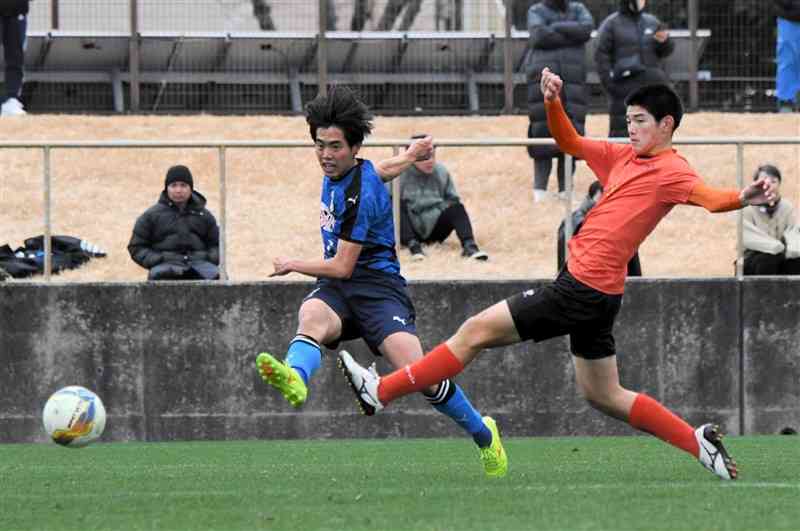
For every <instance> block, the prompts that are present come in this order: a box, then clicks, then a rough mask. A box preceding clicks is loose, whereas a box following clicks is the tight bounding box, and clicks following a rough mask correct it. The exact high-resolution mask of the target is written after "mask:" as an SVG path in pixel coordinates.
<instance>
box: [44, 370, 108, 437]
mask: <svg viewBox="0 0 800 531" xmlns="http://www.w3.org/2000/svg"><path fill="white" fill-rule="evenodd" d="M42 421H43V422H44V431H46V432H47V434H48V435H49V436H50V438H51V439H53V441H54V442H56V443H58V444H60V445H62V446H66V447H67V448H80V447H82V446H86V445H87V444H89V443H91V442H92V441H95V440H97V439H98V438H99V437H100V436H101V435H102V434H103V430H104V429H105V427H106V408H105V407H104V406H103V402H102V400H100V397H98V396H97V395H96V394H94V393H93V392H91V391H89V390H88V389H86V388H85V387H80V386H78V385H71V386H69V387H64V388H63V389H59V390H58V391H56V392H55V393H53V394H52V396H50V398H48V399H47V403H46V404H45V405H44V411H42Z"/></svg>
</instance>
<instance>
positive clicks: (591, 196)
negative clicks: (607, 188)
mask: <svg viewBox="0 0 800 531" xmlns="http://www.w3.org/2000/svg"><path fill="white" fill-rule="evenodd" d="M601 197H603V185H601V184H600V181H594V182H593V183H592V184H591V185H589V193H588V194H587V195H586V198H585V199H584V200H583V203H581V206H579V207H578V209H577V210H576V211H575V212H573V213H572V235H573V236H575V235H576V234H578V231H579V230H581V226H583V222H584V221H585V220H586V215H587V214H588V213H589V211H590V210H591V209H592V208H593V207H594V206H595V205H596V204H597V203H598V202H600V198H601ZM564 224H565V222H564V221H562V222H561V224H560V225H559V226H558V249H557V256H558V259H557V260H558V261H557V264H556V265H557V266H558V270H559V271H561V268H562V267H564V230H565V229H564ZM628 276H629V277H640V276H642V265H641V263H639V253H638V252H637V253H635V254H634V255H633V258H631V260H630V262H628Z"/></svg>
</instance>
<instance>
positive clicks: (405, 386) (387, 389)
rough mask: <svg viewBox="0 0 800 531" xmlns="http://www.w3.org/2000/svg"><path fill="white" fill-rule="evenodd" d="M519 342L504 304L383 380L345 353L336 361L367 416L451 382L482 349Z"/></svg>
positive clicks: (483, 312)
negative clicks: (445, 382) (413, 395)
mask: <svg viewBox="0 0 800 531" xmlns="http://www.w3.org/2000/svg"><path fill="white" fill-rule="evenodd" d="M519 341H520V337H519V334H518V333H517V330H516V327H515V326H514V321H513V319H512V318H511V312H510V310H509V307H508V303H507V302H506V301H501V302H499V303H497V304H495V305H493V306H491V307H489V308H487V309H486V310H483V311H482V312H481V313H479V314H478V315H475V316H473V317H470V318H469V319H467V320H466V321H465V322H464V323H463V324H462V325H461V327H460V328H459V329H458V331H457V332H456V333H455V335H453V336H452V337H451V338H450V339H448V340H447V341H446V342H444V343H442V344H440V345H438V346H437V347H435V348H434V349H433V350H431V351H430V352H428V353H427V354H426V355H425V356H423V357H422V358H421V359H419V360H417V361H415V362H414V363H412V364H410V365H407V366H405V367H403V368H401V369H398V370H396V371H394V372H393V373H391V374H388V375H386V376H384V377H379V376H378V375H377V374H376V373H374V372H373V371H369V370H367V369H365V368H364V367H362V366H361V365H359V364H358V363H356V362H355V360H353V358H352V357H351V356H350V355H349V354H347V353H346V352H341V353H340V354H339V360H340V366H341V367H342V370H343V371H344V373H345V376H346V377H347V379H348V382H349V383H350V386H351V387H352V388H353V391H354V392H355V394H356V398H358V400H359V402H360V403H361V404H362V406H363V407H364V411H365V413H366V414H367V415H371V414H374V413H375V412H377V411H380V410H381V409H383V407H384V406H385V405H386V404H388V403H389V402H391V401H392V400H395V399H397V398H400V397H401V396H405V395H408V394H411V393H416V392H420V391H422V390H423V389H426V388H428V387H431V386H434V385H436V384H437V383H439V382H441V381H442V380H446V379H448V378H452V377H453V376H455V375H457V374H458V373H460V372H461V371H462V370H464V367H465V366H466V365H468V364H469V363H470V362H471V361H472V360H473V359H474V358H475V357H476V356H477V355H478V353H480V351H481V350H482V349H484V348H490V347H497V346H502V345H511V344H513V343H518V342H519Z"/></svg>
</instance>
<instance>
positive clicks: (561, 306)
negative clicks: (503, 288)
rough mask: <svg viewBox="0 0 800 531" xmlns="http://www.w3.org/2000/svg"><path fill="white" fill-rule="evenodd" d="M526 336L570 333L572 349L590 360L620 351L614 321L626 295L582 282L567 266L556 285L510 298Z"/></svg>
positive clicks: (537, 338)
mask: <svg viewBox="0 0 800 531" xmlns="http://www.w3.org/2000/svg"><path fill="white" fill-rule="evenodd" d="M507 302H508V307H509V309H510V310H511V317H512V319H513V320H514V326H516V328H517V333H519V336H520V337H521V338H522V339H525V340H527V339H533V340H534V341H536V342H539V341H544V340H545V339H550V338H551V337H557V336H563V335H566V334H569V342H570V350H571V351H572V353H573V354H574V355H576V356H578V357H581V358H586V359H600V358H607V357H609V356H613V355H615V354H616V345H615V343H614V335H613V334H612V331H613V329H614V320H615V319H616V317H617V313H619V309H620V306H621V305H622V295H608V294H606V293H602V292H600V291H597V290H596V289H594V288H591V287H589V286H587V285H585V284H582V283H581V282H579V281H578V280H577V279H576V278H575V277H573V276H572V275H571V274H570V273H569V271H567V268H566V267H564V268H563V269H562V271H561V273H559V275H558V278H556V280H555V282H553V283H552V284H550V285H548V286H545V287H543V288H541V289H537V290H528V291H524V292H522V293H520V294H517V295H514V296H513V297H511V298H509V299H508V300H507Z"/></svg>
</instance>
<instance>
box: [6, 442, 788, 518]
mask: <svg viewBox="0 0 800 531" xmlns="http://www.w3.org/2000/svg"><path fill="white" fill-rule="evenodd" d="M727 441H728V446H729V448H730V449H731V452H732V453H733V454H734V457H735V458H736V459H737V461H738V462H739V463H740V470H741V479H740V480H739V481H737V482H722V481H719V480H717V479H716V478H715V477H714V476H713V475H712V474H710V473H709V472H707V471H705V470H704V469H703V468H702V467H701V466H700V465H699V464H697V463H696V462H695V461H694V460H693V459H690V458H689V457H688V456H686V455H685V454H683V453H682V452H680V451H678V450H675V449H673V448H671V447H668V446H666V445H664V444H663V443H660V442H659V441H657V440H655V439H652V438H648V437H625V438H610V437H608V438H607V437H600V438H563V439H549V438H537V439H509V440H507V441H506V449H507V451H508V454H509V459H510V470H509V474H508V476H507V477H506V478H504V479H501V480H489V479H486V478H484V477H483V474H482V470H481V469H480V465H479V462H478V459H477V452H476V451H475V449H474V448H473V447H472V445H471V443H469V442H467V441H465V440H463V439H447V440H442V439H428V440H418V439H414V440H397V439H393V440H381V441H379V440H371V441H339V440H337V441H263V442H262V441H248V442H225V443H222V442H220V443H216V442H195V443H164V444H156V443H117V444H97V445H95V446H92V447H89V448H86V449H80V450H69V449H65V448H61V447H58V446H56V445H50V444H42V445H0V529H13V530H24V529H123V530H133V529H220V530H223V529H224V530H235V529H276V530H277V529H281V530H283V529H285V530H297V531H307V530H314V529H334V530H360V529H369V530H402V529H415V530H437V531H438V530H457V531H464V530H482V531H486V530H492V529H497V530H512V529H520V530H542V529H549V530H582V529H592V530H600V529H602V530H615V531H617V530H633V529H635V530H647V531H652V530H670V531H673V530H682V529H685V530H691V531H706V530H716V529H724V530H748V531H751V530H764V531H766V530H773V529H787V530H797V529H800V439H798V437H792V436H773V437H739V438H736V437H734V438H729V439H727Z"/></svg>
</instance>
